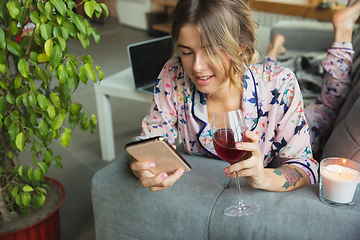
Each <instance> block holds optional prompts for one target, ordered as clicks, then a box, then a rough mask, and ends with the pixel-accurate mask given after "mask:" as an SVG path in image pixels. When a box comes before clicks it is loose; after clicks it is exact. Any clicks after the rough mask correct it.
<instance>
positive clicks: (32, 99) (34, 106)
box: [28, 93, 37, 108]
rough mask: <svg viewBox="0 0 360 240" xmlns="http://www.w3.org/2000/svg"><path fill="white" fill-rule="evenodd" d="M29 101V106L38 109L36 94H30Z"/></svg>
mask: <svg viewBox="0 0 360 240" xmlns="http://www.w3.org/2000/svg"><path fill="white" fill-rule="evenodd" d="M28 99H29V104H30V106H32V107H33V108H36V104H37V102H36V98H35V94H34V93H30V94H29V98H28Z"/></svg>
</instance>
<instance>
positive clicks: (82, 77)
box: [79, 66, 88, 84]
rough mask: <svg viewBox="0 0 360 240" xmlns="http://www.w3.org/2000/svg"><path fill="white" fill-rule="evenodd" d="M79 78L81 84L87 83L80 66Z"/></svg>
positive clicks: (82, 68) (82, 67)
mask: <svg viewBox="0 0 360 240" xmlns="http://www.w3.org/2000/svg"><path fill="white" fill-rule="evenodd" d="M79 78H80V80H81V81H82V82H83V83H85V84H86V83H87V81H88V78H87V77H86V75H85V71H84V66H81V67H80V68H79Z"/></svg>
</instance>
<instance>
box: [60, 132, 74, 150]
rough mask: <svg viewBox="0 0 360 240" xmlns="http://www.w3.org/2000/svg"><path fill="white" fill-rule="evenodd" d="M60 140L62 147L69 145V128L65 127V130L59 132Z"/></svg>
mask: <svg viewBox="0 0 360 240" xmlns="http://www.w3.org/2000/svg"><path fill="white" fill-rule="evenodd" d="M60 141H61V145H63V146H64V147H67V146H69V143H70V141H71V131H70V129H68V128H65V132H64V133H63V134H61V137H60Z"/></svg>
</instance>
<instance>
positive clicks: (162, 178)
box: [140, 169, 184, 192]
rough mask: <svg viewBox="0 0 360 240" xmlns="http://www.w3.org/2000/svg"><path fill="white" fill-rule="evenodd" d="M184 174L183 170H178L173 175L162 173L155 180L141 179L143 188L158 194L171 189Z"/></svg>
mask: <svg viewBox="0 0 360 240" xmlns="http://www.w3.org/2000/svg"><path fill="white" fill-rule="evenodd" d="M183 173H184V170H183V169H178V170H176V171H175V172H174V173H173V174H171V175H167V174H166V173H161V174H159V175H157V176H155V177H153V178H144V179H140V182H141V184H142V186H143V187H147V188H149V189H150V190H151V191H153V192H156V191H160V190H164V189H166V188H169V187H171V186H172V185H173V184H174V183H175V182H176V181H177V180H179V178H180V177H181V176H182V175H183Z"/></svg>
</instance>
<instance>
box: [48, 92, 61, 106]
mask: <svg viewBox="0 0 360 240" xmlns="http://www.w3.org/2000/svg"><path fill="white" fill-rule="evenodd" d="M50 99H51V102H52V103H53V104H54V105H55V107H60V104H61V102H60V98H59V96H58V95H57V94H56V93H54V92H52V93H50Z"/></svg>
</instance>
